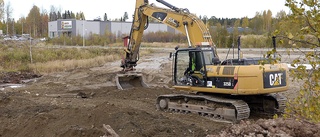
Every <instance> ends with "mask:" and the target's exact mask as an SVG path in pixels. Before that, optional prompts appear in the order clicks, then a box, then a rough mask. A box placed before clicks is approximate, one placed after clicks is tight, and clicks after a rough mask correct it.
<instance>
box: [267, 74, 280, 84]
mask: <svg viewBox="0 0 320 137" xmlns="http://www.w3.org/2000/svg"><path fill="white" fill-rule="evenodd" d="M282 76H283V73H275V74H270V75H269V82H270V86H279V85H281V84H282Z"/></svg>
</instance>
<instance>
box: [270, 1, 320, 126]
mask: <svg viewBox="0 0 320 137" xmlns="http://www.w3.org/2000/svg"><path fill="white" fill-rule="evenodd" d="M285 5H286V6H287V7H289V9H290V10H291V12H292V13H291V14H290V15H288V17H287V18H286V19H285V20H284V21H282V22H281V23H280V24H281V26H286V25H288V24H290V28H292V29H287V30H284V28H282V27H280V28H279V29H278V30H276V31H275V32H274V36H277V37H278V39H279V38H280V39H281V40H280V43H281V44H288V45H289V46H291V47H292V49H291V50H293V51H301V55H304V58H302V59H299V58H297V59H295V60H294V61H293V62H292V66H295V64H304V63H308V64H310V65H311V66H312V68H311V69H310V70H306V67H305V66H303V65H297V66H296V67H297V69H295V70H294V71H291V74H292V75H291V76H292V77H293V79H294V80H295V81H298V82H302V84H301V87H300V92H299V95H298V97H296V98H295V99H293V100H290V101H289V103H288V104H287V109H286V115H285V116H288V117H294V118H302V119H307V120H309V121H312V122H320V107H319V106H320V101H319V100H320V85H319V84H320V67H319V64H320V54H319V50H317V49H319V48H320V27H319V26H320V22H319V20H320V10H319V7H320V3H319V2H318V1H317V0H304V1H300V0H299V1H297V0H286V4H285ZM294 28H297V29H294ZM302 47H306V48H308V49H309V50H308V51H303V50H301V48H302Z"/></svg>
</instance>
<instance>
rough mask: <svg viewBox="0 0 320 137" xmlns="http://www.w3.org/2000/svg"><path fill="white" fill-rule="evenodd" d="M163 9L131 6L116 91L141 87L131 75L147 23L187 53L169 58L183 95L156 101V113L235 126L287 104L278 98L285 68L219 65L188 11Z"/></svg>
mask: <svg viewBox="0 0 320 137" xmlns="http://www.w3.org/2000/svg"><path fill="white" fill-rule="evenodd" d="M157 2H159V3H161V4H163V5H165V6H167V7H168V8H161V7H157V6H155V5H154V4H149V1H148V0H136V7H135V12H134V16H133V17H134V19H133V22H132V28H131V32H130V36H129V42H128V44H126V45H125V46H126V47H125V58H124V59H123V60H122V63H121V67H122V68H123V74H118V75H117V77H116V82H117V86H118V88H119V89H127V88H131V87H136V86H141V87H147V85H146V84H145V83H144V82H143V79H142V74H141V73H138V72H135V70H134V67H135V66H137V62H138V60H139V50H140V44H141V41H142V40H141V39H142V36H143V32H144V30H145V29H146V28H147V26H148V23H149V22H148V18H152V19H154V20H157V21H159V22H161V23H163V24H166V25H168V26H170V27H172V28H174V29H176V30H178V31H179V32H181V33H182V34H184V35H185V36H186V37H187V40H188V47H185V48H176V50H175V52H174V53H171V54H170V55H172V58H173V71H172V76H173V78H172V80H173V88H175V89H177V90H183V91H187V92H186V93H185V94H167V95H160V96H158V97H157V99H156V108H157V109H159V110H163V111H174V112H181V113H196V114H199V115H203V116H208V117H210V118H213V119H216V120H220V121H229V122H238V121H240V120H242V119H247V118H249V116H250V112H253V111H256V112H259V113H260V112H261V113H264V114H272V115H274V114H281V113H282V112H283V111H284V109H285V103H286V98H285V97H284V96H283V95H281V94H279V93H280V92H283V91H286V90H287V89H288V78H287V77H288V67H287V65H286V64H282V63H276V64H274V63H264V65H260V63H259V62H261V61H265V62H268V60H269V59H263V58H238V59H227V60H224V61H220V59H219V57H218V54H217V50H216V46H215V45H214V43H213V41H212V38H211V35H210V32H209V30H208V28H207V27H206V25H205V24H204V23H203V21H202V20H201V19H199V18H198V17H197V16H196V15H194V14H192V13H190V12H189V10H188V9H182V8H177V7H175V6H173V5H171V4H169V3H168V2H165V1H164V0H157Z"/></svg>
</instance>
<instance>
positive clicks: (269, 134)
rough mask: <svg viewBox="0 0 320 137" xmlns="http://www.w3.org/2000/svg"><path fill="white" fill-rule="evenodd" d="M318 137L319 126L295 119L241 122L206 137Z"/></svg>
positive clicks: (319, 132) (319, 134) (319, 133)
mask: <svg viewBox="0 0 320 137" xmlns="http://www.w3.org/2000/svg"><path fill="white" fill-rule="evenodd" d="M226 136H228V137H238V136H247V137H319V136H320V124H314V123H310V122H306V121H298V120H295V119H284V118H278V119H259V120H257V121H256V122H253V123H251V122H250V121H241V122H240V123H239V124H234V125H232V126H230V127H229V128H226V129H225V130H223V131H222V132H220V133H219V134H217V135H208V136H207V137H226Z"/></svg>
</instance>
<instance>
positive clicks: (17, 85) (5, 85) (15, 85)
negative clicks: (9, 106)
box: [0, 84, 25, 91]
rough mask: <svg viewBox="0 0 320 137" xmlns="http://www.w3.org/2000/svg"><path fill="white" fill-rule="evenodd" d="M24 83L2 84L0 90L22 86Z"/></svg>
mask: <svg viewBox="0 0 320 137" xmlns="http://www.w3.org/2000/svg"><path fill="white" fill-rule="evenodd" d="M24 86H25V85H24V84H0V91H4V90H5V89H6V88H21V87H24Z"/></svg>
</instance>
